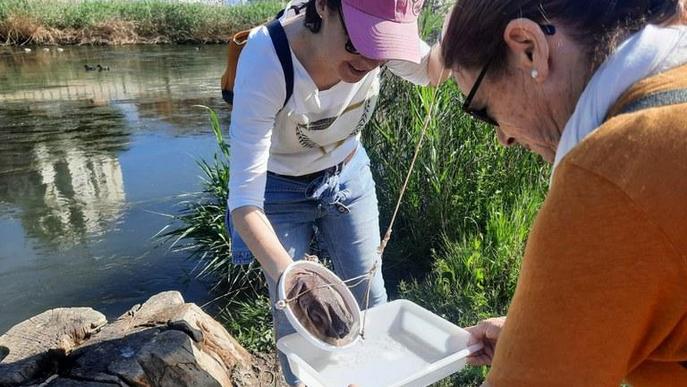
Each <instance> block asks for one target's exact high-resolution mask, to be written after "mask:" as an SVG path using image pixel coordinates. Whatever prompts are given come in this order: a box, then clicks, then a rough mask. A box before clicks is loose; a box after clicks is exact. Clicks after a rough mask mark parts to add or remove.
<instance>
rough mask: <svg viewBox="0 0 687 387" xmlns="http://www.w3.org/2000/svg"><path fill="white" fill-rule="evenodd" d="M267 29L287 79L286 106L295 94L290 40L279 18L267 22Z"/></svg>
mask: <svg viewBox="0 0 687 387" xmlns="http://www.w3.org/2000/svg"><path fill="white" fill-rule="evenodd" d="M267 31H268V32H269V34H270V38H272V44H273V45H274V50H275V51H276V52H277V57H279V62H281V69H282V71H284V80H285V81H286V98H285V99H284V106H286V103H287V102H289V99H290V98H291V95H292V94H293V61H292V60H291V48H290V47H289V40H288V39H287V38H286V32H284V27H282V25H281V23H280V22H279V19H274V20H272V21H271V22H269V23H267Z"/></svg>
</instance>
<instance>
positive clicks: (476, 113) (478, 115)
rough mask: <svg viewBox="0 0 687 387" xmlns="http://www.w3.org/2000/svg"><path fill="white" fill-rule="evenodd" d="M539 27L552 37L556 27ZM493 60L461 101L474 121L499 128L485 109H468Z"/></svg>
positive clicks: (548, 25)
mask: <svg viewBox="0 0 687 387" xmlns="http://www.w3.org/2000/svg"><path fill="white" fill-rule="evenodd" d="M539 27H540V28H541V29H542V31H543V32H544V34H545V35H553V34H555V33H556V27H555V26H553V25H551V24H540V25H539ZM493 60H494V57H491V58H490V59H489V61H488V62H487V64H485V65H484V67H483V68H482V71H480V73H479V75H478V76H477V80H475V83H474V84H473V85H472V88H471V89H470V92H469V93H468V96H467V98H465V101H463V112H465V113H467V114H469V115H470V116H471V117H473V118H475V119H476V120H479V121H482V122H486V123H487V124H489V125H493V126H499V123H498V122H497V121H496V120H495V119H493V118H491V116H489V113H487V108H486V107H484V108H482V109H473V108H471V107H470V104H471V103H472V99H473V98H474V97H475V94H477V89H479V85H480V84H481V83H482V80H483V79H484V76H485V75H487V70H488V69H489V65H491V63H492V62H493Z"/></svg>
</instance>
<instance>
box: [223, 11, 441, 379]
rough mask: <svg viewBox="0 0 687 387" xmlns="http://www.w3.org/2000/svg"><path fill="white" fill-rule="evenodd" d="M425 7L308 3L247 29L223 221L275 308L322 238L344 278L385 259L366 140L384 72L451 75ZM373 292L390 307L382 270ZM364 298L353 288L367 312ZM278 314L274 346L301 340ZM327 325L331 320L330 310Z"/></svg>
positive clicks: (412, 76)
mask: <svg viewBox="0 0 687 387" xmlns="http://www.w3.org/2000/svg"><path fill="white" fill-rule="evenodd" d="M422 3H423V0H309V1H307V2H306V3H304V4H301V5H298V6H296V7H291V8H287V9H289V10H292V9H296V13H297V14H296V15H294V14H293V12H290V13H289V12H286V13H285V15H284V16H282V17H281V18H280V19H279V20H278V21H277V22H276V23H275V22H272V23H269V24H268V25H267V26H261V27H257V28H255V29H254V30H253V31H251V34H250V37H249V39H248V42H247V44H246V46H245V48H244V49H243V51H242V53H241V57H240V60H239V63H238V69H237V75H236V83H235V86H234V107H233V112H232V117H231V127H230V132H231V142H230V143H231V179H230V184H229V185H230V191H229V192H230V194H229V202H228V208H229V210H228V211H227V223H228V224H229V226H230V230H231V236H232V250H233V260H234V263H237V264H245V263H249V262H251V261H252V259H253V257H255V258H257V260H258V261H259V262H260V265H261V266H262V269H263V271H264V273H265V277H266V278H267V282H268V285H269V289H270V297H271V299H272V301H273V303H274V301H275V293H276V283H277V281H278V279H279V277H280V275H281V273H282V272H283V271H284V269H285V268H286V267H287V266H288V265H289V264H290V263H291V262H293V261H294V260H300V259H302V258H303V257H304V256H305V254H307V253H308V250H309V247H310V246H311V241H312V239H313V237H314V236H315V235H317V237H318V238H319V242H320V244H323V245H324V246H323V247H324V248H325V249H326V250H327V251H328V253H329V255H330V256H331V258H332V262H333V266H334V270H335V272H336V273H337V275H339V276H340V277H341V278H342V279H344V280H346V279H349V278H352V277H357V276H359V275H362V274H365V273H367V272H368V271H369V270H370V268H371V267H372V265H373V263H374V262H375V261H376V260H377V258H378V255H377V252H376V249H377V247H378V246H379V243H380V229H379V220H378V216H379V213H378V209H377V197H376V193H375V183H374V181H373V179H372V174H371V172H370V168H369V159H368V156H367V154H366V152H365V149H364V147H363V146H362V145H361V143H360V131H361V130H362V128H363V127H364V126H365V124H366V123H367V122H368V120H369V119H370V117H371V116H372V113H373V111H374V108H375V104H376V101H377V97H378V94H379V82H380V73H381V70H380V66H386V67H387V68H388V69H389V70H390V71H391V72H392V73H394V74H396V75H398V76H400V77H402V78H404V79H406V80H408V81H410V82H412V83H415V84H421V85H427V84H433V85H436V84H438V83H440V82H441V81H442V80H443V79H446V78H447V77H448V75H449V74H448V73H449V72H448V71H444V69H443V66H442V64H441V63H442V61H441V60H440V57H439V55H440V51H441V50H440V48H439V47H438V45H437V46H435V47H433V48H430V46H428V45H427V44H426V43H425V42H423V41H422V40H421V39H420V37H419V35H418V26H417V17H418V15H419V13H420V10H421V8H422ZM303 11H304V12H303ZM284 53H286V54H284ZM315 230H317V232H315ZM370 285H371V293H370V300H369V305H370V306H373V305H376V304H379V303H383V302H386V300H387V295H386V291H385V289H384V281H383V279H382V276H381V272H377V275H376V276H375V278H374V279H373V280H372V283H371V284H370ZM366 289H367V283H366V282H364V283H361V284H359V285H358V286H355V287H354V288H352V289H351V290H352V292H353V294H354V295H355V296H356V298H357V299H358V302H359V303H360V304H361V305H363V306H364V305H366V303H365V302H364V297H365V291H366ZM313 291H314V292H317V290H316V289H315V290H313ZM325 312H326V311H325ZM273 316H274V320H275V328H276V334H277V338H279V337H282V336H284V335H286V334H289V333H291V332H293V330H292V328H291V326H290V325H289V323H288V321H287V320H286V318H285V316H284V314H283V312H281V311H277V310H273ZM320 317H322V320H323V322H322V324H327V323H330V322H331V319H329V320H328V318H331V316H328V312H327V313H324V316H320ZM348 328H349V327H346V326H343V327H342V326H340V324H339V326H337V329H335V330H336V332H333V334H335V335H338V334H341V335H345V334H346V333H348V331H347V329H348ZM339 330H341V332H338V331H339ZM280 361H281V364H282V368H283V371H284V376H285V378H286V380H287V382H288V383H289V384H292V385H296V384H298V383H299V381H298V380H297V378H296V377H295V376H294V375H293V374H292V373H291V371H290V369H289V367H288V363H287V362H286V359H285V357H284V356H283V355H281V354H280Z"/></svg>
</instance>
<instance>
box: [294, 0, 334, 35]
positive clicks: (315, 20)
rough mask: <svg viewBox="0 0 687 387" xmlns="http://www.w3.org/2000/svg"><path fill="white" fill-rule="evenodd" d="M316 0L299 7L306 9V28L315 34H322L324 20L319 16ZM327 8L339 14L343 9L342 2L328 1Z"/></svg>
mask: <svg viewBox="0 0 687 387" xmlns="http://www.w3.org/2000/svg"><path fill="white" fill-rule="evenodd" d="M315 1H316V0H308V2H307V3H304V4H302V5H300V6H299V8H300V9H303V8H305V21H304V24H305V26H306V27H307V28H308V29H309V30H310V31H311V32H314V33H317V32H320V28H322V18H320V15H318V14H317V8H316V6H315ZM327 8H329V9H330V10H334V11H336V12H339V10H340V9H341V0H327Z"/></svg>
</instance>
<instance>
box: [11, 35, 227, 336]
mask: <svg viewBox="0 0 687 387" xmlns="http://www.w3.org/2000/svg"><path fill="white" fill-rule="evenodd" d="M223 56H224V47H222V46H200V47H194V46H131V47H64V48H63V51H61V52H58V51H57V50H55V49H51V50H50V51H47V52H46V51H44V50H43V49H41V48H33V50H32V51H31V52H24V51H23V50H21V49H10V48H4V49H3V48H0V333H2V332H5V331H6V330H7V329H9V328H10V327H11V326H12V325H14V324H16V323H18V322H20V321H23V320H24V319H26V318H29V317H31V316H33V315H35V314H37V313H40V312H42V311H44V310H47V309H49V308H54V307H60V306H91V307H93V308H95V309H96V310H99V311H101V312H103V313H105V314H106V315H107V317H108V318H113V317H116V316H118V315H119V314H121V313H123V312H124V311H126V310H127V309H128V308H129V307H130V306H131V305H133V304H136V303H140V302H142V301H145V300H146V299H147V298H148V297H150V296H151V295H153V294H155V293H157V292H160V291H163V290H171V289H174V290H179V291H180V292H181V293H182V294H183V295H184V298H185V299H186V300H187V301H190V302H196V303H199V304H203V303H205V302H206V301H208V300H209V295H208V291H207V286H206V284H204V283H202V282H200V281H199V280H197V279H196V278H195V276H194V273H192V268H193V266H194V262H191V261H189V260H188V259H186V257H185V256H184V255H183V254H177V253H173V252H171V251H170V250H169V248H168V246H164V245H161V244H160V242H159V241H156V240H154V239H153V238H152V237H153V236H154V235H155V234H156V233H157V232H158V231H159V230H160V229H161V228H163V227H164V226H165V225H166V224H167V223H168V221H169V219H168V218H167V217H165V216H163V215H162V214H174V213H178V211H179V210H180V207H179V205H178V203H179V202H180V201H182V200H187V199H188V197H187V196H185V195H188V194H190V193H194V192H198V191H200V190H201V189H202V187H201V185H200V170H199V168H198V166H197V165H196V160H198V159H200V158H211V157H212V155H213V153H214V151H215V147H216V145H215V142H214V137H213V135H212V132H211V131H210V126H209V122H208V115H207V113H206V112H205V111H204V110H203V109H201V108H198V107H194V105H199V104H200V105H207V106H210V107H213V108H215V109H216V110H218V111H220V112H221V115H222V117H223V118H224V119H223V122H224V123H225V124H226V122H227V119H226V118H227V113H226V112H225V111H222V109H224V107H223V106H222V104H223V102H222V101H221V97H220V96H219V76H220V75H221V73H222V71H223V67H224V63H225V60H224V58H223ZM86 64H88V65H92V66H95V65H97V64H101V66H103V67H109V71H101V72H99V71H86V70H85V67H84V65H86Z"/></svg>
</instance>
